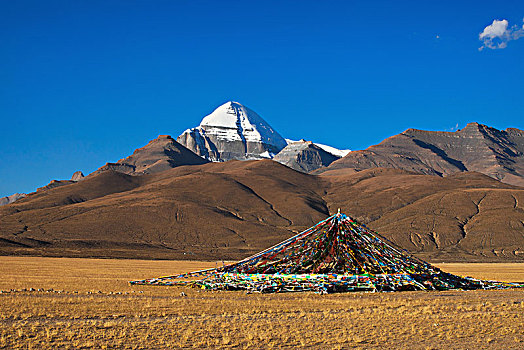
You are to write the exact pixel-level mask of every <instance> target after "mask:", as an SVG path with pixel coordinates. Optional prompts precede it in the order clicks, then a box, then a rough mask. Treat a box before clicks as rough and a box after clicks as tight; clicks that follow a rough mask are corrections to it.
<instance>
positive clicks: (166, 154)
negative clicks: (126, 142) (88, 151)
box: [93, 135, 208, 175]
mask: <svg viewBox="0 0 524 350" xmlns="http://www.w3.org/2000/svg"><path fill="white" fill-rule="evenodd" d="M207 162H208V161H207V160H205V159H203V158H201V157H199V156H197V155H196V154H195V153H193V152H192V151H190V150H188V149H187V148H186V147H184V146H182V145H181V144H180V143H178V142H177V141H175V140H174V139H173V138H172V137H171V136H169V135H160V136H158V138H156V139H154V140H151V141H149V143H148V144H147V145H145V146H144V147H142V148H138V149H136V150H135V151H134V152H133V154H132V155H130V156H129V157H126V158H124V159H120V160H119V161H118V162H116V163H107V164H106V165H104V166H103V167H101V168H100V169H98V170H97V171H95V172H94V173H93V174H99V173H101V172H103V171H107V170H113V171H117V172H120V173H124V174H129V175H143V174H152V173H158V172H161V171H164V170H168V169H171V168H175V167H177V166H181V165H198V164H205V163H207Z"/></svg>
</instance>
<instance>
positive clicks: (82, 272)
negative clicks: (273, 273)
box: [0, 257, 524, 349]
mask: <svg viewBox="0 0 524 350" xmlns="http://www.w3.org/2000/svg"><path fill="white" fill-rule="evenodd" d="M214 266H215V263H209V262H183V261H144V260H110V259H66V258H38V257H0V274H1V276H2V277H1V279H0V290H2V291H3V292H2V293H1V294H0V348H3V349H17V348H20V349H47V348H49V349H51V348H53V349H54V348H60V349H62V348H63V349H82V348H84V349H87V348H102V349H103V348H108V349H114V348H124V349H174V348H225V349H230V348H231V349H234V348H263V349H267V348H279V349H281V348H309V349H346V348H347V349H353V348H357V349H358V348H361V349H369V348H402V349H441V348H450V349H485V348H486V349H489V348H492V349H502V348H504V349H506V348H507V349H518V348H521V349H522V348H524V332H523V330H524V323H523V322H524V321H523V320H524V290H492V291H469V292H464V291H446V292H400V293H346V294H330V295H319V294H314V293H295V294H246V293H244V292H206V291H200V290H196V289H189V288H183V287H154V286H131V285H129V284H128V283H127V281H129V280H133V279H143V278H149V277H157V276H161V275H166V274H172V273H180V272H185V271H190V270H195V269H200V268H205V267H214ZM439 266H440V267H441V268H442V269H444V270H446V271H448V272H452V273H458V274H462V275H470V276H473V277H477V278H485V279H497V280H505V281H511V280H515V281H524V264H439ZM182 292H184V293H185V295H181V293H182Z"/></svg>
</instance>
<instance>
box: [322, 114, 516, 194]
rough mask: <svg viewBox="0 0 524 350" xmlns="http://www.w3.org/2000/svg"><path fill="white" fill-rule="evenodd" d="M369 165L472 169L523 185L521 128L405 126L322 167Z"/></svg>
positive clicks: (426, 170)
mask: <svg viewBox="0 0 524 350" xmlns="http://www.w3.org/2000/svg"><path fill="white" fill-rule="evenodd" d="M375 167H387V168H396V169H404V170H409V171H415V172H418V173H422V174H431V175H439V176H443V175H450V174H454V173H456V172H464V171H477V172H480V173H483V174H486V175H488V176H491V177H493V178H495V179H498V180H501V181H502V182H506V183H509V184H514V185H519V186H524V131H522V130H518V129H511V128H509V129H506V130H502V131H501V130H497V129H495V128H491V127H488V126H485V125H482V124H478V123H470V124H468V125H467V126H466V127H465V128H464V129H462V130H458V131H455V132H440V131H423V130H416V129H408V130H406V131H404V132H403V133H401V134H399V135H396V136H393V137H390V138H388V139H386V140H384V141H383V142H381V143H380V144H378V145H375V146H371V147H369V148H367V149H366V150H363V151H354V152H350V153H349V154H348V155H346V156H345V157H343V158H342V159H340V160H337V161H335V162H333V163H332V164H331V165H330V166H329V167H328V169H343V168H350V169H355V170H357V171H360V170H363V169H369V168H375ZM326 170H327V169H326Z"/></svg>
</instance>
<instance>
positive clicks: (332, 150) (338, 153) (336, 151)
mask: <svg viewBox="0 0 524 350" xmlns="http://www.w3.org/2000/svg"><path fill="white" fill-rule="evenodd" d="M286 142H287V144H288V145H289V144H291V143H297V142H306V140H304V139H302V140H299V141H294V140H291V139H286ZM313 144H314V145H316V146H318V147H320V148H322V149H323V150H324V151H326V152H327V153H331V154H332V155H334V156H337V157H339V158H342V157H345V156H346V155H347V154H348V153H349V152H351V150H350V149H338V148H335V147H331V146H328V145H323V144H321V143H316V142H313Z"/></svg>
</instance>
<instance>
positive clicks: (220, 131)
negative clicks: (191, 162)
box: [177, 101, 287, 161]
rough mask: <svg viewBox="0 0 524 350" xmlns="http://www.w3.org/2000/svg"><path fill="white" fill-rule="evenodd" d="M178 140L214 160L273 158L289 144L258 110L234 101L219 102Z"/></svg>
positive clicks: (200, 154)
mask: <svg viewBox="0 0 524 350" xmlns="http://www.w3.org/2000/svg"><path fill="white" fill-rule="evenodd" d="M177 141H178V142H180V143H181V144H183V145H184V146H186V147H187V148H189V149H190V150H192V151H193V152H195V153H196V154H198V155H199V156H201V157H203V158H206V159H209V160H212V161H227V160H231V159H240V160H247V159H261V158H272V157H273V156H274V155H275V154H277V153H278V152H280V150H282V149H283V148H284V147H285V146H286V145H287V142H286V141H285V140H284V138H282V136H280V135H279V134H278V132H276V131H275V130H274V129H273V128H272V127H271V126H270V125H269V124H268V123H267V122H266V121H265V120H264V119H262V118H261V117H260V116H259V115H258V114H257V113H255V112H254V111H253V110H251V109H249V108H247V107H245V106H243V105H242V104H240V103H238V102H234V101H229V102H226V103H224V104H223V105H221V106H219V107H218V108H217V109H215V110H214V111H213V112H212V113H211V114H209V115H207V116H206V117H204V119H202V122H201V123H200V125H199V126H197V127H195V128H192V129H188V130H186V131H184V132H183V133H182V134H181V135H180V136H179V137H178V138H177Z"/></svg>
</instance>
